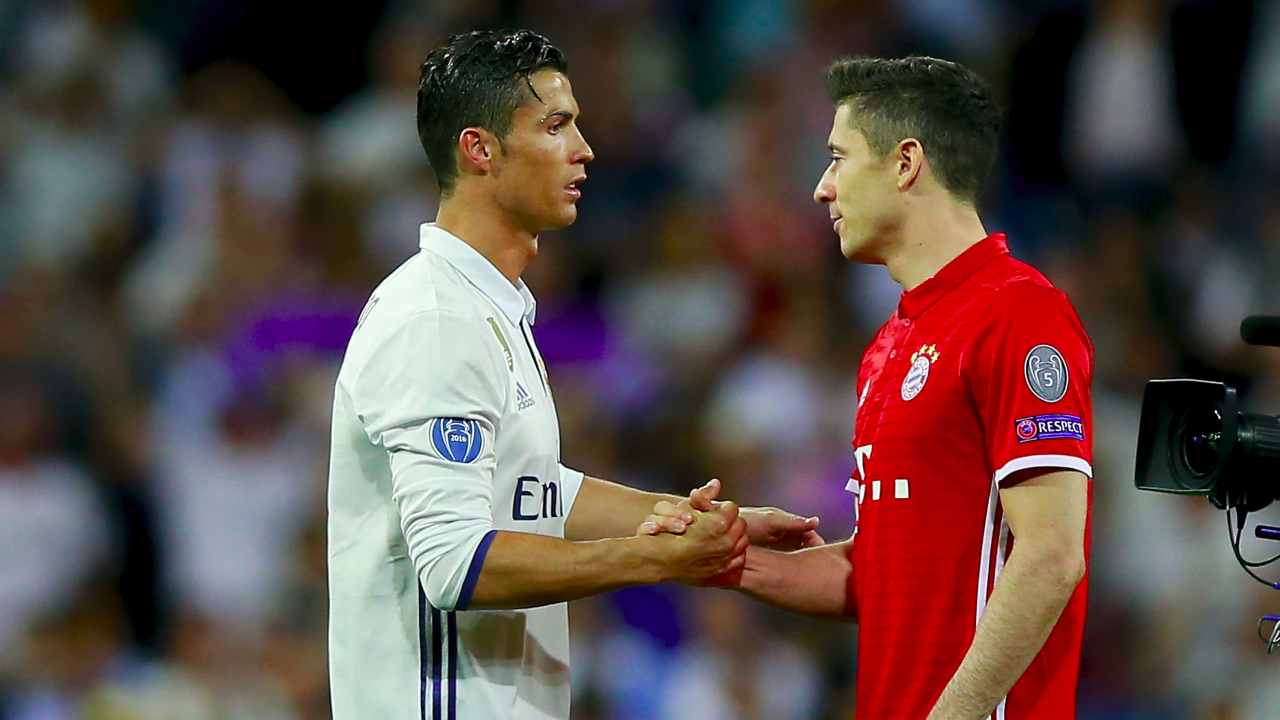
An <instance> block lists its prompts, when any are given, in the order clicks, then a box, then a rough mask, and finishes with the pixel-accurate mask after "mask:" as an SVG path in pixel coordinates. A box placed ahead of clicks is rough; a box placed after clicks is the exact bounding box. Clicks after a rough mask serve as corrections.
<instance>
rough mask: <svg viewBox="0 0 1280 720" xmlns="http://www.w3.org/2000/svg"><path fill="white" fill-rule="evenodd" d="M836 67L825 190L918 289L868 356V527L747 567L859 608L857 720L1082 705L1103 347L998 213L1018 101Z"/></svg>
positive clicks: (657, 519) (850, 241)
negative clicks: (1095, 392) (992, 187)
mask: <svg viewBox="0 0 1280 720" xmlns="http://www.w3.org/2000/svg"><path fill="white" fill-rule="evenodd" d="M827 85H828V89H829V91H830V95H831V98H832V100H833V102H834V103H835V106H836V111H835V121H834V124H833V127H832V129H831V135H830V138H829V140H828V145H829V148H830V150H831V163H830V165H828V166H827V168H826V171H825V172H824V173H823V174H822V178H821V180H819V182H818V186H817V188H816V190H815V192H814V199H815V200H816V201H817V202H819V203H821V204H822V205H824V206H825V207H826V208H827V209H828V211H829V212H830V214H831V218H832V222H833V224H834V228H835V232H836V234H837V235H838V236H839V238H840V249H841V251H842V252H843V254H844V255H845V257H847V258H849V259H850V260H853V261H855V262H865V263H879V264H883V265H885V266H887V267H888V270H889V273H890V274H891V275H892V276H893V278H894V279H895V280H896V281H897V282H898V283H899V284H901V285H902V288H903V294H902V299H901V301H900V303H899V305H898V309H897V311H896V312H895V313H894V314H893V316H892V317H890V318H889V320H888V321H887V322H886V323H885V324H884V325H883V326H882V327H881V328H880V330H879V332H877V333H876V335H875V338H874V339H873V340H872V342H871V344H870V346H869V347H868V348H867V350H866V353H865V354H864V355H863V358H862V365H861V368H860V370H859V372H858V383H857V388H858V395H859V397H858V404H857V414H856V417H855V420H854V431H853V454H854V462H853V472H852V477H851V479H850V480H849V484H848V485H847V489H848V490H849V491H850V492H852V493H853V494H854V495H855V496H856V498H857V499H856V502H855V517H854V521H855V522H854V530H853V534H852V536H851V537H850V538H849V539H848V540H845V541H844V542H840V543H833V544H829V545H823V546H819V547H814V548H808V549H804V550H799V551H795V552H789V553H783V552H777V551H771V550H763V549H758V548H754V547H753V548H751V549H750V550H749V551H748V556H747V565H746V568H745V570H744V572H743V573H742V576H741V578H740V579H735V582H736V584H737V586H738V587H740V589H742V590H743V591H745V592H746V593H748V594H750V595H752V596H755V597H757V598H759V599H761V600H764V601H765V602H768V603H770V604H773V605H776V606H779V607H782V608H787V609H790V610H794V611H798V612H803V613H809V614H812V615H821V616H838V617H845V618H849V619H852V620H855V621H856V622H857V623H858V626H859V630H858V671H857V707H856V713H857V717H858V720H867V719H869V718H907V719H912V720H918V719H920V718H928V719H929V720H944V719H945V720H952V719H956V720H959V719H962V718H963V719H965V720H969V719H972V718H985V717H988V716H990V717H994V718H996V719H997V720H1022V719H1023V718H1034V719H1035V720H1056V719H1058V718H1073V717H1075V712H1076V710H1075V707H1076V683H1077V674H1078V668H1079V664H1080V645H1081V636H1082V631H1083V628H1084V619H1085V596H1086V587H1087V571H1086V558H1087V556H1088V549H1089V536H1090V532H1089V507H1090V502H1091V496H1092V491H1091V488H1090V481H1089V478H1090V477H1092V457H1091V450H1090V446H1091V439H1092V438H1091V433H1092V430H1093V419H1092V410H1091V403H1090V394H1089V386H1090V382H1091V380H1092V375H1093V347H1092V344H1091V343H1090V340H1089V337H1088V335H1087V334H1086V333H1085V331H1084V328H1083V327H1082V326H1081V323H1080V320H1079V318H1078V317H1077V315H1076V313H1075V311H1074V309H1072V307H1071V304H1070V302H1069V301H1068V300H1067V298H1066V296H1065V295H1064V294H1063V293H1062V292H1061V291H1060V290H1058V289H1057V288H1055V287H1054V286H1053V285H1052V284H1051V283H1050V282H1049V281H1048V280H1046V279H1045V277H1044V276H1043V275H1041V274H1040V273H1039V272H1037V271H1036V270H1035V268H1033V267H1031V266H1029V265H1027V264H1026V263H1023V262H1021V261H1019V260H1016V259H1014V258H1013V257H1012V256H1011V255H1010V254H1009V248H1008V245H1007V241H1006V239H1005V236H1004V235H1003V234H1001V233H988V232H987V230H986V229H985V228H984V226H983V224H982V221H981V219H980V218H979V216H978V212H977V209H976V200H977V198H978V196H979V194H980V191H981V189H982V186H983V184H984V181H985V180H986V178H987V175H988V174H989V172H990V170H991V168H992V166H993V164H994V161H995V155H996V146H997V136H998V132H999V124H1000V118H999V113H998V111H997V109H996V107H995V105H994V103H993V101H992V99H991V94H990V91H989V89H988V88H987V86H986V84H985V83H984V82H983V81H982V80H981V79H980V78H979V77H978V76H977V75H975V74H974V73H973V72H972V71H970V70H968V69H966V68H964V67H962V66H960V65H957V64H955V63H951V62H946V61H943V60H937V59H933V58H926V57H909V58H901V59H845V60H840V61H838V62H836V63H834V64H833V65H832V66H831V67H830V68H829V69H828V71H827ZM708 494H709V493H704V492H700V491H695V493H693V494H692V495H691V497H690V499H689V500H687V501H685V502H682V503H680V506H677V507H674V508H673V507H672V506H670V505H666V506H665V507H659V508H657V509H655V514H654V515H652V516H650V518H649V521H648V523H647V525H645V526H642V528H641V531H642V532H646V531H647V532H652V531H654V529H655V528H658V529H663V530H668V529H670V527H671V524H672V523H673V521H676V520H678V519H679V516H680V513H682V512H684V511H685V510H687V509H688V507H690V506H692V507H695V508H702V507H709V506H710V502H709V499H708V497H707V495H708ZM675 524H676V525H677V526H680V524H679V523H678V522H676V523H675ZM677 529H678V527H677Z"/></svg>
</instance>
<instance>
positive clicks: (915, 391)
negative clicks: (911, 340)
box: [902, 345, 938, 400]
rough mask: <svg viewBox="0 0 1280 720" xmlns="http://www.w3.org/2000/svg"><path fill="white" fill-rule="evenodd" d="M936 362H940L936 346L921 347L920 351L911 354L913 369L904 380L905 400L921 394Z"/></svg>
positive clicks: (903, 397)
mask: <svg viewBox="0 0 1280 720" xmlns="http://www.w3.org/2000/svg"><path fill="white" fill-rule="evenodd" d="M936 362H938V347H937V346H936V345H921V346H920V349H919V350H917V351H915V352H914V353H912V354H911V369H910V370H908V371H907V376H906V377H905V378H903V379H902V399H903V400H910V399H912V398H914V397H915V396H917V395H919V394H920V391H921V390H923V389H924V384H925V382H927V381H928V380H929V370H930V368H932V367H933V364H934V363H936Z"/></svg>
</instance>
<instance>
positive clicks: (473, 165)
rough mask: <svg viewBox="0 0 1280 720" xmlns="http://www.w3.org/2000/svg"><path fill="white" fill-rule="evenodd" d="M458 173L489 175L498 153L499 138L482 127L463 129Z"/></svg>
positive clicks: (460, 137)
mask: <svg viewBox="0 0 1280 720" xmlns="http://www.w3.org/2000/svg"><path fill="white" fill-rule="evenodd" d="M457 149H458V172H459V173H460V174H473V175H488V174H489V173H491V172H492V171H493V159H494V156H495V155H496V154H497V152H498V138H497V137H495V136H494V134H493V133H491V132H489V131H488V130H485V129H484V128H481V127H469V128H463V130H462V132H460V133H458V146H457Z"/></svg>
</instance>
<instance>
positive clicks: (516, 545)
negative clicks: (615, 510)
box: [467, 532, 669, 610]
mask: <svg viewBox="0 0 1280 720" xmlns="http://www.w3.org/2000/svg"><path fill="white" fill-rule="evenodd" d="M667 579H669V578H667V577H666V575H665V574H664V570H663V565H662V563H661V562H659V560H658V553H657V549H656V547H655V543H654V538H652V537H628V538H615V539H607V540H592V541H586V542H571V541H568V540H562V539H560V538H556V537H550V536H547V535H534V534H531V533H520V532H498V533H496V534H495V535H494V538H493V542H492V544H491V545H490V546H489V551H488V554H487V555H486V556H485V558H484V565H483V566H482V567H481V569H480V574H479V578H478V579H477V581H476V585H475V591H474V593H473V594H472V596H471V601H470V604H469V605H468V606H467V607H468V609H471V610H485V609H512V608H525V607H536V606H538V605H547V604H550V603H555V602H564V601H566V600H575V599H577V598H581V597H586V596H588V595H595V594H597V593H602V592H608V591H610V590H617V589H618V588H622V587H627V586H630V585H642V584H648V583H657V582H662V581H664V580H667Z"/></svg>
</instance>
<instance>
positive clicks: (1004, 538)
mask: <svg viewBox="0 0 1280 720" xmlns="http://www.w3.org/2000/svg"><path fill="white" fill-rule="evenodd" d="M1092 376H1093V346H1092V343H1091V342H1090V341H1089V337H1088V335H1086V334H1085V331H1084V328H1083V326H1082V325H1081V323H1080V319H1079V317H1078V316H1077V315H1076V313H1075V310H1074V309H1073V308H1072V307H1071V304H1070V302H1069V301H1068V300H1067V298H1066V296H1065V295H1064V294H1063V293H1062V291H1060V290H1058V289H1057V288H1055V287H1054V286H1053V285H1052V284H1050V283H1049V281H1048V280H1046V279H1045V278H1044V276H1043V275H1041V274H1040V273H1039V272H1037V271H1036V270H1035V269H1034V268H1032V267H1031V266H1029V265H1027V264H1025V263H1023V262H1021V261H1018V260H1015V259H1014V258H1012V257H1011V256H1010V255H1009V247H1008V244H1007V243H1006V240H1005V236H1004V235H1003V234H995V235H992V236H990V237H988V238H986V239H984V240H982V241H981V242H979V243H977V244H976V245H974V246H973V247H971V248H969V249H968V250H966V251H965V252H964V253H963V254H961V255H960V256H959V257H957V258H956V259H955V260H953V261H951V262H950V263H948V264H947V265H946V266H945V267H944V268H942V270H940V271H939V272H938V274H937V275H935V276H933V277H932V278H930V279H928V280H926V281H925V282H923V283H921V284H920V285H919V286H918V287H916V288H914V289H912V290H911V291H910V292H907V293H904V294H903V296H902V300H901V302H900V303H899V305H898V309H897V312H896V313H895V314H894V315H893V317H891V318H890V319H889V321H888V322H886V323H885V324H884V326H883V327H882V328H881V329H880V331H879V332H878V333H877V334H876V336H875V339H874V340H873V341H872V342H871V345H870V346H869V347H868V348H867V351H866V353H865V354H864V355H863V358H862V366H861V368H860V370H859V372H858V392H859V395H860V399H859V403H858V411H857V416H856V418H855V421H854V433H853V447H854V457H855V467H854V471H853V476H852V479H851V480H850V481H849V485H848V489H849V490H850V491H852V492H854V493H855V494H856V495H857V497H858V499H857V502H856V503H855V517H856V525H855V529H854V539H853V543H852V548H853V549H852V550H851V554H852V562H853V572H852V573H851V574H850V578H849V587H848V595H847V596H848V598H849V605H850V609H851V610H852V611H853V612H854V613H856V616H857V619H858V625H859V629H858V675H857V717H858V720H872V719H879V718H904V719H907V720H920V719H921V718H924V717H925V716H926V715H928V713H929V710H930V709H931V708H932V707H933V704H934V703H935V702H936V701H937V699H938V696H939V695H941V694H942V690H943V688H944V687H945V686H946V684H947V682H948V681H949V680H950V679H951V676H952V675H954V674H955V671H956V669H957V668H958V667H959V666H960V662H961V660H962V659H963V658H964V655H965V653H966V652H967V651H968V649H969V646H970V645H971V644H972V642H973V636H974V630H975V628H976V626H977V622H978V620H979V618H981V617H982V613H983V610H984V609H985V608H986V604H987V599H988V598H989V597H990V596H991V592H992V589H993V588H994V586H995V583H996V580H997V579H998V578H999V577H1000V571H1001V570H1002V569H1003V567H1004V562H1005V559H1006V558H1008V556H1009V552H1010V550H1011V549H1012V546H1013V540H1014V539H1013V538H1012V537H1011V536H1010V532H1009V526H1008V524H1006V523H1005V521H1004V518H1003V514H1002V509H1001V506H1000V495H999V488H1000V487H1001V485H1002V483H1005V482H1006V481H1007V480H1008V479H1009V478H1010V477H1011V475H1012V474H1013V473H1016V472H1018V471H1020V470H1026V469H1030V468H1066V469H1071V470H1078V471H1080V472H1082V473H1084V474H1085V475H1086V476H1088V477H1092V476H1093V468H1092V452H1091V449H1090V446H1091V440H1092V430H1093V417H1092V415H1093V413H1092V406H1091V402H1090V394H1089V385H1090V382H1091V381H1092ZM1092 500H1093V488H1092V483H1090V488H1089V503H1090V507H1092ZM1090 515H1092V511H1090ZM1090 524H1091V521H1088V522H1086V525H1085V539H1084V543H1085V548H1084V550H1085V557H1086V558H1087V557H1088V549H1089V541H1090ZM1087 578H1088V576H1087V574H1086V578H1085V580H1082V581H1081V583H1080V585H1079V587H1077V588H1076V590H1075V593H1074V594H1073V595H1072V597H1071V600H1070V602H1069V604H1068V605H1067V607H1066V610H1065V611H1064V612H1063V614H1062V617H1061V619H1059V620H1058V624H1057V626H1056V627H1055V628H1054V629H1053V632H1052V634H1050V636H1049V639H1048V641H1047V642H1046V643H1045V645H1044V647H1043V648H1042V649H1041V651H1040V654H1039V655H1037V656H1036V658H1035V660H1034V661H1032V663H1031V666H1030V667H1029V668H1028V669H1027V671H1026V672H1025V673H1024V674H1023V675H1022V677H1021V678H1019V680H1018V682H1017V683H1016V684H1015V685H1014V686H1013V689H1012V690H1011V691H1010V693H1009V695H1008V696H1007V697H1006V698H1005V699H1004V700H1002V701H1001V703H1000V704H999V707H998V708H997V709H996V712H995V713H993V717H994V718H996V720H1022V719H1023V718H1035V719H1036V720H1054V719H1057V718H1074V717H1075V706H1076V681H1077V674H1078V670H1079V665H1080V645H1081V639H1082V635H1083V630H1084V618H1085V596H1086V594H1087V585H1088V579H1087Z"/></svg>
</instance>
